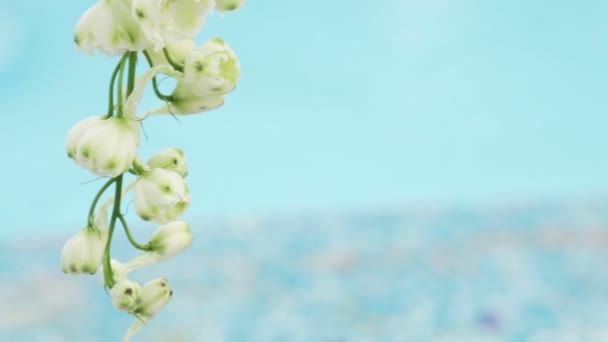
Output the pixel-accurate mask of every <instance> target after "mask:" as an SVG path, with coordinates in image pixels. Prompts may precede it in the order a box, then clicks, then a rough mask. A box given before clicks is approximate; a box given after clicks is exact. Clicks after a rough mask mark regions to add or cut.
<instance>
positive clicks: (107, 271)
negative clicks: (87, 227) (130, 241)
mask: <svg viewBox="0 0 608 342" xmlns="http://www.w3.org/2000/svg"><path fill="white" fill-rule="evenodd" d="M122 178H123V175H122V174H121V175H120V176H118V177H116V178H114V179H115V180H116V189H115V190H116V192H115V195H114V207H113V208H112V219H111V220H110V228H109V229H108V241H107V242H106V248H105V249H104V252H103V278H104V280H105V283H106V285H107V286H108V287H109V288H112V287H114V284H116V281H114V273H113V272H112V266H111V264H110V247H111V245H112V235H113V234H114V227H115V226H116V219H117V218H118V216H120V200H121V197H122Z"/></svg>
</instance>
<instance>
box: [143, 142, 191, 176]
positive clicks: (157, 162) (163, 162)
mask: <svg viewBox="0 0 608 342" xmlns="http://www.w3.org/2000/svg"><path fill="white" fill-rule="evenodd" d="M147 164H148V166H149V167H151V168H153V169H154V168H160V169H165V170H169V171H173V172H175V173H177V174H179V175H180V176H182V177H186V175H188V163H187V162H186V156H184V152H183V151H182V150H181V149H179V148H177V147H170V148H167V149H164V150H162V151H160V152H158V153H157V154H155V155H153V156H152V157H151V158H150V159H149V160H148V163H147Z"/></svg>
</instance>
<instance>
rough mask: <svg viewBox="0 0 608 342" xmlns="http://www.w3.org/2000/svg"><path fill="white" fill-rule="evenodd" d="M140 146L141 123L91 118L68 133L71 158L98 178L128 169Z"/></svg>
mask: <svg viewBox="0 0 608 342" xmlns="http://www.w3.org/2000/svg"><path fill="white" fill-rule="evenodd" d="M138 145H139V122H137V121H130V120H127V119H124V118H118V117H110V118H107V119H106V118H102V117H91V118H87V119H84V120H82V121H80V122H79V123H77V124H76V125H74V127H72V129H71V130H70V132H69V133H68V137H67V141H66V149H67V153H68V156H69V157H70V158H72V159H73V160H74V161H75V162H76V163H77V164H79V165H80V166H82V167H83V168H85V169H87V170H89V171H91V172H93V173H94V174H96V175H98V176H102V177H104V176H109V177H116V176H118V175H120V174H121V173H123V172H125V171H127V170H129V168H130V167H131V163H133V158H135V152H136V150H137V146H138Z"/></svg>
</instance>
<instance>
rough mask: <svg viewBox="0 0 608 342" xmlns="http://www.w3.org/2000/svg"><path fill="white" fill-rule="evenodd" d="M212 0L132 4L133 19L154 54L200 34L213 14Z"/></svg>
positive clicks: (154, 0)
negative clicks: (170, 43)
mask: <svg viewBox="0 0 608 342" xmlns="http://www.w3.org/2000/svg"><path fill="white" fill-rule="evenodd" d="M214 5H215V3H214V2H213V0H133V8H132V15H133V17H134V18H135V20H137V22H138V23H139V24H140V25H141V28H142V30H143V32H144V34H145V35H146V37H147V38H148V39H149V40H150V41H151V42H152V44H153V47H154V50H157V51H158V50H159V49H162V48H163V47H165V45H166V43H167V42H171V41H176V40H182V39H187V38H192V37H194V36H196V35H197V34H198V32H199V31H200V30H201V28H202V27H203V25H204V24H205V22H206V21H207V16H208V15H209V13H210V12H211V11H212V10H213V7H214Z"/></svg>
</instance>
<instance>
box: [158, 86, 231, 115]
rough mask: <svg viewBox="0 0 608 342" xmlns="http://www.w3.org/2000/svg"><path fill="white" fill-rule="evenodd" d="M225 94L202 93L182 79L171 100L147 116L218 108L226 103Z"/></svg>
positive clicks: (189, 112)
mask: <svg viewBox="0 0 608 342" xmlns="http://www.w3.org/2000/svg"><path fill="white" fill-rule="evenodd" d="M224 97H225V95H200V94H197V93H196V92H195V91H194V89H193V87H192V86H191V85H190V84H188V83H184V82H182V81H178V82H177V87H176V88H175V90H174V91H173V94H172V95H171V101H170V102H168V103H165V104H164V105H162V106H160V107H159V108H157V109H154V110H151V111H150V112H148V113H146V116H152V115H158V114H173V115H190V114H198V113H203V112H208V111H210V110H213V109H217V108H219V107H221V106H222V105H223V104H224Z"/></svg>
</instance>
